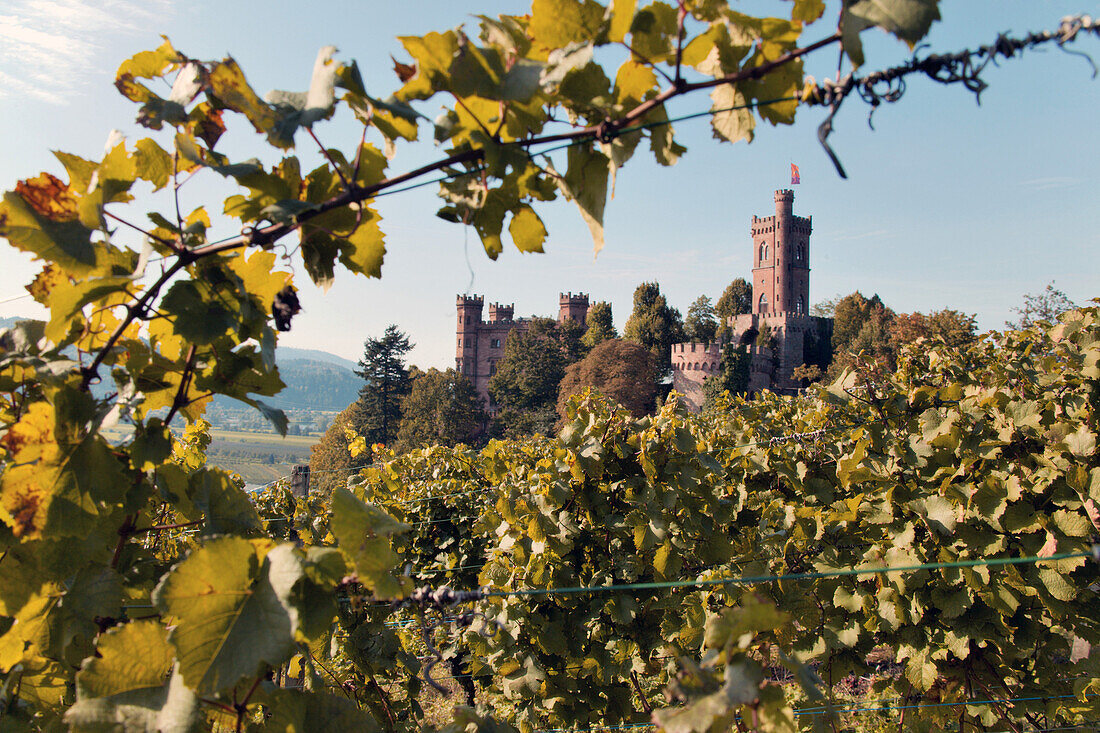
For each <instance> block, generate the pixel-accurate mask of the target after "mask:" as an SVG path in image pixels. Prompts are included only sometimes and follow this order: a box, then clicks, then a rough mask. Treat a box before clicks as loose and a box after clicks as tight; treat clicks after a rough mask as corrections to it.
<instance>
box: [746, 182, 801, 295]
mask: <svg viewBox="0 0 1100 733" xmlns="http://www.w3.org/2000/svg"><path fill="white" fill-rule="evenodd" d="M812 229H813V217H803V216H795V215H794V192H793V191H791V190H790V189H782V190H779V191H776V192H775V215H774V216H768V217H764V218H760V217H757V216H754V217H753V218H752V226H751V233H752V247H753V269H752V312H753V313H757V314H768V313H794V314H796V315H804V314H806V313H807V312H808V308H809V303H810V232H811V231H812Z"/></svg>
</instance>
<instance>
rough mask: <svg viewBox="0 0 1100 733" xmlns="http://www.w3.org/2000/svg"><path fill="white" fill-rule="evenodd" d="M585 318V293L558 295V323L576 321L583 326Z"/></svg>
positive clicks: (586, 304) (586, 313) (586, 300)
mask: <svg viewBox="0 0 1100 733" xmlns="http://www.w3.org/2000/svg"><path fill="white" fill-rule="evenodd" d="M587 317H588V294H587V293H577V294H576V295H574V294H573V293H558V323H565V322H566V321H578V322H579V323H580V324H581V325H582V326H583V325H584V321H585V319H586V318H587Z"/></svg>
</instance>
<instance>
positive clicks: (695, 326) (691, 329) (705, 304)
mask: <svg viewBox="0 0 1100 733" xmlns="http://www.w3.org/2000/svg"><path fill="white" fill-rule="evenodd" d="M717 334H718V318H717V313H716V311H715V308H714V304H713V303H712V302H711V299H710V298H709V297H707V296H706V295H700V296H699V297H698V298H696V299H695V302H693V303H692V304H691V307H690V308H688V312H687V318H685V319H684V336H685V337H686V338H687V340H688V341H695V342H698V343H701V344H709V343H711V342H712V341H714V339H715V336H716V335H717Z"/></svg>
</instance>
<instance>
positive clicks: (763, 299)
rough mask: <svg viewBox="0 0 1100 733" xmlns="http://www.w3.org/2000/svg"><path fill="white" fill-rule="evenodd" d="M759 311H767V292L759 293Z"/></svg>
mask: <svg viewBox="0 0 1100 733" xmlns="http://www.w3.org/2000/svg"><path fill="white" fill-rule="evenodd" d="M760 312H761V313H767V312H768V294H767V293H760Z"/></svg>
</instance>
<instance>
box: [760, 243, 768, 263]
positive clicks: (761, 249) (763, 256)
mask: <svg viewBox="0 0 1100 733" xmlns="http://www.w3.org/2000/svg"><path fill="white" fill-rule="evenodd" d="M765 251H766V248H765V247H764V245H763V244H762V243H761V245H760V261H761V262H763V261H764V258H765V257H766V256H767V255H765V254H764V253H765Z"/></svg>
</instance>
